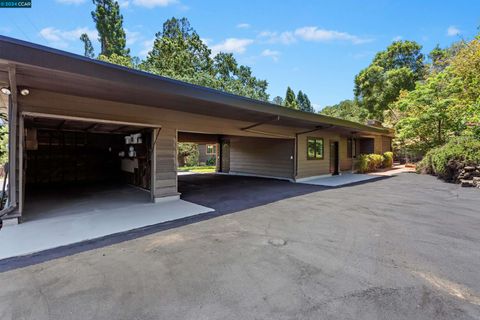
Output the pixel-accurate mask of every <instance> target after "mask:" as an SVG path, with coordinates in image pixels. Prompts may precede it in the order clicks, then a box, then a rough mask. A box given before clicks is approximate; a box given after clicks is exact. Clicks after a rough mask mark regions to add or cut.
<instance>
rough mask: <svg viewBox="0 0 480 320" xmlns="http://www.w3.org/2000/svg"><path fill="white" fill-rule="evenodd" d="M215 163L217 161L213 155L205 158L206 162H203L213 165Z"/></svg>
mask: <svg viewBox="0 0 480 320" xmlns="http://www.w3.org/2000/svg"><path fill="white" fill-rule="evenodd" d="M216 163H217V159H215V157H211V158H210V159H208V160H207V162H205V164H206V165H207V166H214V165H215V164H216Z"/></svg>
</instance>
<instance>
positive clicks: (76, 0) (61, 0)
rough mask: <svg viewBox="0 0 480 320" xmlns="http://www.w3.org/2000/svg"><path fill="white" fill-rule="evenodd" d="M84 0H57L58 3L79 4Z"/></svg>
mask: <svg viewBox="0 0 480 320" xmlns="http://www.w3.org/2000/svg"><path fill="white" fill-rule="evenodd" d="M85 1H86V0H57V2H58V3H65V4H81V3H85Z"/></svg>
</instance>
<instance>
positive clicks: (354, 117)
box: [319, 100, 367, 123]
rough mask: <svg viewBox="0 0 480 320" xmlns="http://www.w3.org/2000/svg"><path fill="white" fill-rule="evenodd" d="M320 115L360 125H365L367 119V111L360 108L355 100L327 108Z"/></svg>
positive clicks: (344, 101)
mask: <svg viewBox="0 0 480 320" xmlns="http://www.w3.org/2000/svg"><path fill="white" fill-rule="evenodd" d="M319 113H320V114H323V115H326V116H330V117H335V118H340V119H345V120H349V121H354V122H359V123H364V122H365V120H366V119H367V111H366V110H365V109H363V108H361V107H359V106H358V104H357V103H356V102H355V101H353V100H343V101H341V102H340V103H338V104H335V105H333V106H327V107H325V108H323V109H322V110H321V111H319Z"/></svg>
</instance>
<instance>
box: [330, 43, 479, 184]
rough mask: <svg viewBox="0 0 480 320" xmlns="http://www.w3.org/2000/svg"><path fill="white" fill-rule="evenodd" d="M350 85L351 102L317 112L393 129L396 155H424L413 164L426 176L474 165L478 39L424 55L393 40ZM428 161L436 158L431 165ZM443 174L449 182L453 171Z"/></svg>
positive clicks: (476, 162) (476, 157)
mask: <svg viewBox="0 0 480 320" xmlns="http://www.w3.org/2000/svg"><path fill="white" fill-rule="evenodd" d="M354 83H355V88H354V95H355V99H354V100H345V101H342V102H340V103H339V104H337V105H334V106H330V107H326V108H324V109H323V110H322V111H321V113H322V114H325V115H330V116H335V117H339V118H344V119H347V120H352V121H359V122H364V121H365V120H366V119H376V120H379V121H381V122H382V123H383V125H384V126H385V127H389V128H393V129H395V134H396V137H395V139H394V147H395V151H396V153H397V155H400V156H403V157H406V158H409V159H421V158H422V157H424V156H425V155H427V157H425V160H424V161H423V162H422V163H420V164H419V168H420V170H424V171H426V172H430V173H434V174H437V175H439V176H446V175H445V174H444V173H443V172H446V171H448V170H450V169H448V167H449V166H450V167H451V170H450V171H452V172H453V171H458V170H459V169H461V168H463V167H465V166H471V165H474V166H476V165H479V164H480V147H479V145H480V143H479V141H480V36H477V37H476V38H474V39H472V40H470V41H466V40H462V41H459V42H455V43H453V44H451V45H450V46H449V47H447V48H440V47H439V46H436V47H435V48H434V49H433V50H432V51H431V52H430V53H429V54H428V55H427V57H426V56H425V55H424V54H423V53H422V47H421V46H420V45H419V44H418V43H415V42H412V41H396V42H393V43H392V44H391V45H390V46H389V47H388V48H387V49H386V50H384V51H381V52H379V53H377V54H376V55H375V57H374V59H373V61H372V62H371V64H370V65H369V66H368V67H367V68H365V69H363V70H361V71H360V72H359V73H358V75H357V76H356V77H355V79H354ZM447 155H448V156H447ZM467 155H468V157H467ZM432 159H441V160H437V161H436V164H435V165H433V163H435V161H434V160H432ZM447 176H449V178H448V179H447V180H455V179H453V178H452V176H455V174H454V173H451V174H450V175H447Z"/></svg>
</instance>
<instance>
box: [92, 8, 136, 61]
mask: <svg viewBox="0 0 480 320" xmlns="http://www.w3.org/2000/svg"><path fill="white" fill-rule="evenodd" d="M92 1H93V4H95V6H96V8H95V11H92V18H93V21H94V22H95V25H96V27H97V31H98V41H100V45H101V53H100V55H103V56H106V57H110V56H111V55H112V54H116V55H118V56H128V55H129V54H130V50H129V49H127V48H126V43H127V37H126V34H125V30H124V29H123V16H122V15H121V14H120V6H119V4H118V2H117V1H113V0H92Z"/></svg>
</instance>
